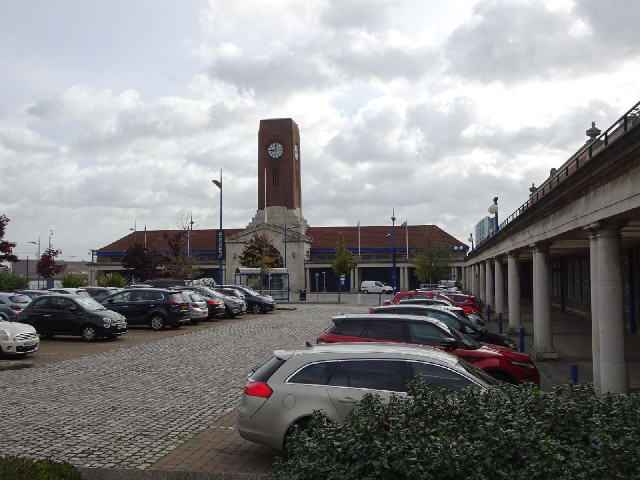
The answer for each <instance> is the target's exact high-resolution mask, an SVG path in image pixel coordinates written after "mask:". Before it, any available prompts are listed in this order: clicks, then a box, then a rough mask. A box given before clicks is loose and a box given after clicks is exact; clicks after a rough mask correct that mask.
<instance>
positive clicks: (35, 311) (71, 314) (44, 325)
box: [20, 294, 127, 342]
mask: <svg viewBox="0 0 640 480" xmlns="http://www.w3.org/2000/svg"><path fill="white" fill-rule="evenodd" d="M20 320H21V321H22V322H24V323H27V324H29V325H32V326H33V327H34V328H35V329H36V331H37V332H38V333H39V334H40V335H42V336H43V337H52V336H54V335H74V336H80V337H82V340H85V341H87V342H92V341H95V340H97V339H98V338H109V339H113V338H116V337H118V336H120V335H124V334H125V333H127V322H126V320H125V318H124V317H123V316H122V315H120V314H119V313H116V312H113V311H111V310H107V309H106V308H105V307H104V305H102V304H100V303H98V302H96V301H95V300H94V299H93V298H91V297H85V296H83V295H69V294H50V295H43V296H41V297H37V298H35V299H34V300H33V301H32V302H31V303H30V304H29V305H28V306H27V308H25V309H24V311H23V312H22V316H21V318H20Z"/></svg>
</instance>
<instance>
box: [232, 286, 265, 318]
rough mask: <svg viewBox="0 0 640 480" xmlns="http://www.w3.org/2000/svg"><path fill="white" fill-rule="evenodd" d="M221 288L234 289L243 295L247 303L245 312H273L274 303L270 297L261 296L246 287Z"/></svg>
mask: <svg viewBox="0 0 640 480" xmlns="http://www.w3.org/2000/svg"><path fill="white" fill-rule="evenodd" d="M222 286H223V287H230V288H235V289H238V290H240V291H242V293H243V294H244V298H245V299H246V301H247V310H249V311H250V312H252V313H268V312H270V311H271V310H275V308H276V302H275V300H274V299H273V297H271V296H270V295H261V294H260V293H258V292H256V291H255V290H253V289H252V288H249V287H247V286H246V285H222Z"/></svg>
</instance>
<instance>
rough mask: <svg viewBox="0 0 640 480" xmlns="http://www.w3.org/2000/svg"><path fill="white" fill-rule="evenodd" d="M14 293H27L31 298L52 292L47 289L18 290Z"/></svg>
mask: <svg viewBox="0 0 640 480" xmlns="http://www.w3.org/2000/svg"><path fill="white" fill-rule="evenodd" d="M13 293H16V294H19V295H26V296H27V297H29V298H32V299H33V298H35V297H39V296H40V295H48V294H49V293H50V292H48V291H47V290H16V291H14V292H13Z"/></svg>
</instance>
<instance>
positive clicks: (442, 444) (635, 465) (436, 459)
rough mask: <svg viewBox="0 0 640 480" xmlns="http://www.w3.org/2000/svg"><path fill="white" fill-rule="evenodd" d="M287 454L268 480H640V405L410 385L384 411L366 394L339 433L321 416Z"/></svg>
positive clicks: (560, 392)
mask: <svg viewBox="0 0 640 480" xmlns="http://www.w3.org/2000/svg"><path fill="white" fill-rule="evenodd" d="M288 453H289V455H288V459H287V460H282V459H277V460H276V462H274V465H273V468H272V475H271V478H274V479H276V478H277V479H282V480H284V479H338V478H339V479H365V478H366V479H409V478H411V479H414V478H429V479H432V478H433V479H474V480H476V479H502V478H504V479H527V480H535V479H545V480H546V479H574V478H575V479H605V478H606V479H614V478H615V479H637V478H640V462H638V458H639V457H640V402H639V397H638V396H637V395H631V396H624V395H617V394H606V395H602V396H599V395H597V394H595V392H594V390H593V387H592V386H591V385H578V386H573V389H571V388H567V387H564V388H563V387H557V388H556V389H555V390H554V391H553V392H551V393H542V392H540V391H539V390H537V389H536V388H534V387H532V386H520V387H515V388H512V387H508V388H507V387H505V388H504V389H500V390H495V391H493V390H492V391H488V392H478V391H477V390H468V391H465V392H462V393H460V394H458V395H454V394H451V393H450V392H447V391H444V390H431V389H429V388H426V387H425V386H424V385H420V384H414V385H412V386H411V387H410V397H409V398H408V399H407V398H397V397H393V399H392V400H391V401H390V402H389V403H388V404H385V403H383V402H382V401H381V400H380V399H379V397H377V396H372V395H367V396H366V397H365V399H364V400H363V401H362V403H361V406H360V408H359V409H357V410H354V411H352V412H351V413H350V414H349V415H348V417H347V419H346V422H345V423H344V424H343V425H338V424H331V423H329V422H326V421H323V417H321V416H320V415H319V414H315V415H314V418H313V419H312V421H311V424H310V433H308V434H306V435H301V434H300V433H294V434H293V435H292V436H291V440H290V442H289V443H288Z"/></svg>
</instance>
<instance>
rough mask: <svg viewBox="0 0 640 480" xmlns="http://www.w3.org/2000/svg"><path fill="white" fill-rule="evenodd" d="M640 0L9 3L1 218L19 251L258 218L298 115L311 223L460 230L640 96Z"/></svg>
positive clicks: (237, 224)
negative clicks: (275, 152) (265, 185)
mask: <svg viewBox="0 0 640 480" xmlns="http://www.w3.org/2000/svg"><path fill="white" fill-rule="evenodd" d="M639 21H640V2H638V1H637V0H607V1H603V0H576V1H568V0H549V1H543V0H535V1H534V0H512V1H508V0H488V1H486V0H479V1H472V0H446V1H441V0H437V1H436V0H304V1H301V0H271V1H264V0H263V1H257V0H240V1H236V2H230V1H228V0H210V1H208V2H207V1H204V0H179V1H178V0H109V1H104V0H95V1H86V0H57V1H55V2H52V1H50V0H20V1H5V2H2V5H1V6H0V69H1V70H0V71H1V73H2V74H1V75H0V165H1V167H2V168H1V175H0V178H1V185H2V189H1V191H0V214H1V213H4V214H6V215H7V216H8V217H9V219H10V223H9V225H8V228H7V232H6V235H5V239H6V240H9V241H13V242H17V244H18V245H17V247H16V249H15V250H14V253H17V254H18V255H19V256H20V257H21V258H25V257H26V256H27V255H29V256H30V258H33V256H35V246H34V245H32V244H30V243H28V242H30V241H36V242H37V241H38V239H39V238H40V240H41V243H42V250H44V247H45V246H46V245H47V243H48V240H49V235H50V232H51V231H52V232H53V236H52V237H51V239H52V243H53V246H54V247H55V248H57V249H60V250H62V254H61V256H60V257H59V258H60V259H62V260H72V259H73V260H88V259H90V258H91V255H90V250H91V249H97V248H101V247H103V246H106V245H108V244H110V243H111V242H113V241H115V240H116V239H118V238H121V237H122V236H124V235H127V234H128V233H130V231H129V229H130V228H133V227H134V226H136V228H137V229H138V230H140V231H142V230H143V229H144V227H145V226H146V228H147V229H148V230H157V229H173V228H178V227H179V226H180V225H181V224H183V223H184V222H185V221H186V218H187V217H188V216H189V215H191V214H192V215H193V220H194V222H195V223H194V227H195V228H217V227H218V222H219V209H218V208H219V191H218V189H217V188H216V187H215V186H214V185H213V184H212V183H211V179H213V178H218V176H219V172H220V168H222V169H223V181H224V187H225V189H224V197H223V203H224V209H223V223H224V227H226V228H244V227H246V226H247V224H248V223H249V222H250V221H251V219H252V217H253V216H254V214H255V212H256V210H257V202H258V198H257V196H258V195H257V170H258V169H257V162H258V152H257V141H258V127H259V123H260V120H261V119H267V118H281V117H287V118H293V119H294V121H295V122H296V123H297V124H298V126H299V129H300V136H301V142H300V143H301V145H300V149H301V160H302V164H301V168H302V210H303V214H304V216H305V218H306V219H307V221H308V223H309V224H310V225H311V226H341V225H351V226H355V225H356V223H357V222H358V220H360V222H361V225H391V215H392V208H393V207H395V215H396V217H397V221H396V223H397V224H400V223H402V222H403V221H405V220H407V221H408V222H409V224H413V225H417V224H435V225H438V226H439V227H441V228H443V229H444V230H445V231H447V232H448V233H450V234H451V235H453V236H454V237H456V238H457V239H459V240H461V241H464V242H466V241H467V239H468V237H469V233H470V232H472V231H474V226H475V224H476V223H477V222H478V221H479V220H481V219H482V218H483V217H484V216H486V215H489V214H488V212H487V208H488V207H489V205H490V204H491V203H492V198H493V197H494V196H497V197H499V209H500V210H499V216H500V221H502V220H503V219H504V218H506V217H507V216H509V215H510V214H511V213H512V212H514V211H515V210H516V209H517V208H518V207H519V206H520V205H521V204H522V203H524V202H525V201H526V200H527V198H528V194H529V191H528V189H529V187H530V186H531V184H532V183H535V184H536V185H538V184H539V183H541V182H542V181H543V180H544V179H545V178H546V177H547V176H548V175H549V171H550V169H551V168H553V167H559V166H560V165H562V164H563V163H564V162H565V161H566V160H567V159H568V158H569V157H570V156H571V155H572V154H573V153H574V152H575V151H576V150H577V149H578V148H579V147H580V146H582V145H583V144H584V142H585V141H586V140H587V137H586V136H585V131H586V130H587V129H588V128H589V127H590V126H591V122H592V121H595V122H596V126H598V127H600V128H601V129H603V130H604V129H605V128H607V127H608V126H609V125H611V124H612V123H613V122H615V121H616V120H617V119H618V118H619V117H620V116H621V115H623V114H624V113H625V112H626V111H627V110H628V109H629V108H631V107H632V106H633V105H634V104H635V103H636V102H637V101H638V100H640V90H639V84H640V49H639V48H638V24H639Z"/></svg>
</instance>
